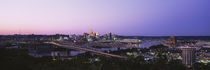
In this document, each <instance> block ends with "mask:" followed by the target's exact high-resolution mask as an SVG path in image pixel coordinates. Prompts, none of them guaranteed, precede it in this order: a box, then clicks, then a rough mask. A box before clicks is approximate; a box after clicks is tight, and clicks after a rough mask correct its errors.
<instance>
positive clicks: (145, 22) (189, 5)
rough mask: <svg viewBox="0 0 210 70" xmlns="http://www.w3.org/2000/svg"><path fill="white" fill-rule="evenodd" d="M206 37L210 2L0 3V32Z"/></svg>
mask: <svg viewBox="0 0 210 70" xmlns="http://www.w3.org/2000/svg"><path fill="white" fill-rule="evenodd" d="M91 29H93V30H94V31H95V32H99V33H101V34H104V33H108V32H112V33H115V34H119V35H129V36H131V35H132V36H133V35H140V36H172V35H175V36H198V35H201V36H210V0H0V34H1V35H2V34H3V35H8V34H17V33H21V34H32V33H33V34H56V33H61V34H74V33H76V34H82V33H84V32H88V33H89V32H90V30H91Z"/></svg>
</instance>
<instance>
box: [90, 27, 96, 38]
mask: <svg viewBox="0 0 210 70" xmlns="http://www.w3.org/2000/svg"><path fill="white" fill-rule="evenodd" d="M90 36H92V37H95V33H94V32H93V30H92V29H91V30H90Z"/></svg>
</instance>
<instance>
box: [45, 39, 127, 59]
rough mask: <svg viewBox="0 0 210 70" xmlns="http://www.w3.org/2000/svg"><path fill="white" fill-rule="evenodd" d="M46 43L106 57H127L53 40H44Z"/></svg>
mask: <svg viewBox="0 0 210 70" xmlns="http://www.w3.org/2000/svg"><path fill="white" fill-rule="evenodd" d="M46 43H48V44H53V45H56V46H59V47H62V48H67V49H74V50H81V51H87V52H92V53H96V54H99V55H104V56H108V57H116V58H122V59H126V58H127V57H125V56H119V55H115V54H109V53H105V52H102V51H98V50H94V49H88V48H82V47H76V46H72V45H66V44H65V45H64V44H59V43H55V42H46Z"/></svg>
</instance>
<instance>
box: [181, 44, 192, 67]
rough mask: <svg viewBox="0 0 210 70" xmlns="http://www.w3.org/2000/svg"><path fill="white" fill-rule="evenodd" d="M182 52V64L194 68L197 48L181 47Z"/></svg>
mask: <svg viewBox="0 0 210 70" xmlns="http://www.w3.org/2000/svg"><path fill="white" fill-rule="evenodd" d="M181 50H182V63H183V64H185V65H186V66H187V67H192V65H193V62H194V60H195V51H196V48H195V47H181Z"/></svg>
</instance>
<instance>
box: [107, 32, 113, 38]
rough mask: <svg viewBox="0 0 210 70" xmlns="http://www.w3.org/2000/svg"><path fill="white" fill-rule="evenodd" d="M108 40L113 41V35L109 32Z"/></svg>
mask: <svg viewBox="0 0 210 70" xmlns="http://www.w3.org/2000/svg"><path fill="white" fill-rule="evenodd" d="M108 38H109V39H110V40H111V39H112V33H111V32H109V34H108Z"/></svg>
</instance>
